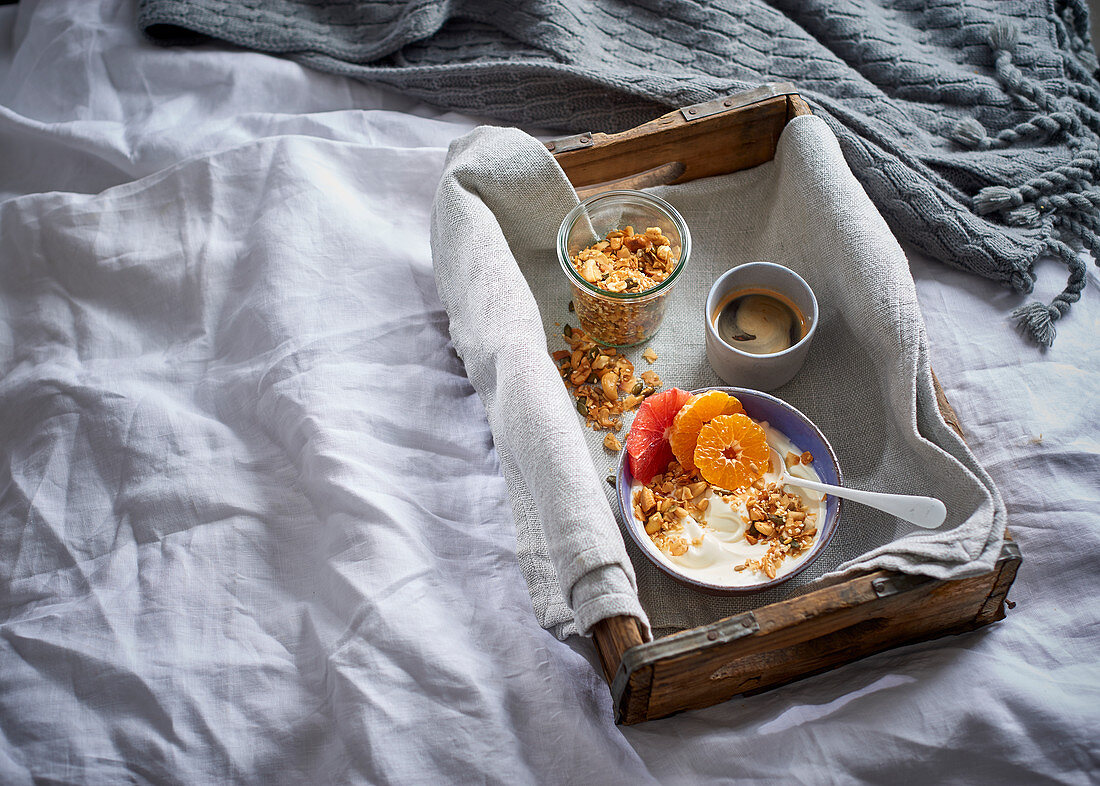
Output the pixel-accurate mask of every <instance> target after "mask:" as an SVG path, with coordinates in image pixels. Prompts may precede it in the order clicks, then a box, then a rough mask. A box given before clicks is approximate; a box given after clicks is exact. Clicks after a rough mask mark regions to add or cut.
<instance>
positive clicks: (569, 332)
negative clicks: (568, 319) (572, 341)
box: [561, 300, 573, 338]
mask: <svg viewBox="0 0 1100 786" xmlns="http://www.w3.org/2000/svg"><path fill="white" fill-rule="evenodd" d="M569 302H570V303H572V302H573V301H572V300H570V301H569ZM570 310H572V309H570ZM561 332H562V335H564V336H565V337H566V338H573V328H571V327H570V326H569V324H568V323H566V325H565V327H563V328H562V329H561Z"/></svg>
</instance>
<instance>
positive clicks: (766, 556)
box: [626, 388, 826, 587]
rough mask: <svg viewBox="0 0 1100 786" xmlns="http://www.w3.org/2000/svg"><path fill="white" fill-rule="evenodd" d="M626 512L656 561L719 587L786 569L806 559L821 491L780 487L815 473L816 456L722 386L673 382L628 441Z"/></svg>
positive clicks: (819, 517)
mask: <svg viewBox="0 0 1100 786" xmlns="http://www.w3.org/2000/svg"><path fill="white" fill-rule="evenodd" d="M626 451H627V455H628V458H629V462H630V464H629V466H630V472H631V476H632V483H631V490H630V497H629V499H630V503H631V509H632V511H631V512H632V513H633V518H634V520H635V521H637V522H638V523H639V524H640V525H642V526H643V527H644V529H645V532H646V534H647V535H648V536H649V538H650V539H651V540H652V541H653V545H655V546H656V547H657V550H658V556H659V559H660V560H661V561H664V562H667V563H669V564H670V565H671V566H673V567H675V568H676V570H677V571H678V572H679V573H681V574H683V575H685V576H688V577H691V578H693V579H697V580H699V581H704V582H708V583H711V584H715V585H718V586H730V587H733V586H748V585H752V584H758V583H760V581H761V580H760V579H759V578H756V575H757V574H763V576H766V577H767V579H768V580H771V579H775V578H776V577H778V576H782V575H786V574H787V573H790V572H791V571H792V570H794V569H796V568H797V566H798V565H799V564H802V563H804V562H805V561H806V559H808V557H809V555H810V552H811V551H812V549H811V546H813V544H814V543H815V541H816V540H817V535H818V524H819V522H823V521H824V519H825V512H826V503H825V497H824V495H823V494H821V493H820V492H817V491H813V490H810V489H805V488H799V487H797V486H795V485H793V484H789V485H784V484H783V482H782V481H783V479H784V477H785V475H784V474H783V469H784V465H786V470H787V472H788V473H789V474H790V475H792V476H797V477H802V478H803V479H806V480H820V478H819V477H818V475H817V473H816V470H815V469H814V468H813V467H812V466H811V465H812V464H813V455H812V454H811V453H809V452H803V451H799V450H798V449H797V448H796V447H795V445H794V444H793V443H792V442H791V440H790V439H789V438H788V437H787V436H786V435H785V434H783V433H782V432H780V431H779V430H778V429H776V428H773V427H772V426H771V425H770V424H768V423H767V422H766V421H756V420H754V419H753V418H751V417H749V416H748V415H747V414H746V413H745V411H744V407H743V406H742V405H741V402H740V401H739V400H738V399H737V398H736V397H735V396H731V395H729V394H728V393H726V392H725V391H722V390H720V389H712V390H707V391H702V392H700V393H697V394H690V393H687V392H685V391H682V390H679V389H678V388H669V389H667V390H664V391H662V392H661V393H658V394H657V395H654V396H651V397H650V398H649V399H647V400H646V402H645V403H644V404H643V405H642V406H641V407H640V409H639V412H638V414H637V416H636V417H635V418H634V423H633V424H632V426H631V430H630V434H629V435H628V436H627V440H626Z"/></svg>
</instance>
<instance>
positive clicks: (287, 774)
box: [0, 0, 1100, 784]
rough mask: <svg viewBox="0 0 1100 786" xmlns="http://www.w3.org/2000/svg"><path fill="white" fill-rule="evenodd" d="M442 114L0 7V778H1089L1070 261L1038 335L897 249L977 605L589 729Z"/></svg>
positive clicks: (604, 705)
mask: <svg viewBox="0 0 1100 786" xmlns="http://www.w3.org/2000/svg"><path fill="white" fill-rule="evenodd" d="M364 109H366V110H368V111H362V110H364ZM473 124H474V121H473V120H472V119H469V118H458V117H451V116H446V115H441V114H440V113H438V112H436V111H434V110H431V109H429V108H426V107H424V106H421V105H416V104H413V103H412V102H409V101H406V100H404V99H402V98H401V97H399V96H394V95H393V94H391V93H387V92H384V91H381V90H377V89H374V88H371V87H367V86H363V85H358V84H354V83H350V82H348V81H346V80H344V79H341V78H338V77H334V76H330V75H324V74H319V73H313V72H309V71H307V70H304V69H302V68H301V67H300V66H298V65H296V64H294V63H291V62H289V61H284V60H280V59H277V58H271V57H267V56H263V55H258V54H252V53H247V52H241V51H234V50H232V49H231V48H229V47H221V46H213V45H211V46H203V47H198V48H195V49H191V50H171V51H168V50H162V49H159V48H157V47H154V46H152V45H149V44H146V43H144V42H142V41H140V40H139V39H138V37H137V35H136V33H135V32H134V21H133V7H132V6H131V5H130V3H128V2H117V1H116V0H97V1H96V2H82V0H58V1H57V2H27V1H26V0H25V1H24V2H23V3H21V4H20V5H19V6H16V7H4V8H0V317H2V319H0V413H2V414H0V478H2V481H0V488H2V489H3V492H2V493H0V782H4V783H29V782H32V781H34V780H40V781H48V782H62V783H117V782H125V781H130V780H133V781H137V782H157V783H162V782H179V783H215V782H245V783H328V782H371V783H428V782H436V783H452V782H455V783H466V782H487V783H586V784H587V783H593V784H595V783H645V782H653V781H655V782H661V783H685V784H689V783H701V782H723V781H730V782H737V781H742V780H744V781H752V780H756V781H771V780H781V781H788V782H803V783H825V782H836V783H851V782H867V783H895V782H899V781H908V782H925V783H1087V782H1090V780H1094V779H1095V778H1096V775H1097V772H1100V745H1098V742H1097V740H1100V668H1098V653H1100V602H1098V601H1097V599H1096V594H1097V590H1098V588H1100V587H1098V584H1100V582H1098V581H1097V574H1098V572H1100V556H1098V555H1100V513H1098V511H1100V411H1098V410H1100V408H1098V406H1097V405H1098V402H1100V349H1098V348H1097V336H1100V280H1098V276H1097V269H1096V267H1095V266H1090V269H1089V286H1088V287H1087V288H1086V291H1085V295H1084V298H1083V300H1082V302H1081V303H1079V304H1078V305H1077V306H1075V307H1074V308H1073V310H1072V311H1071V312H1070V315H1069V316H1068V317H1067V318H1066V319H1065V320H1063V321H1062V322H1060V323H1059V324H1058V330H1059V336H1058V339H1057V341H1056V343H1055V345H1054V348H1053V349H1052V350H1050V351H1049V352H1046V353H1042V352H1040V351H1038V350H1036V349H1035V348H1034V347H1033V346H1031V345H1029V344H1027V343H1026V342H1025V341H1024V340H1023V339H1021V338H1020V337H1019V336H1018V335H1017V334H1016V333H1015V332H1014V331H1013V330H1012V329H1011V328H1010V327H1009V325H1008V324H1007V321H1006V315H1007V313H1008V311H1009V310H1010V308H1011V307H1012V305H1014V303H1015V302H1016V301H1017V298H1016V297H1014V296H1012V295H1011V294H1009V293H1007V292H1006V291H1004V290H1002V289H1000V288H998V287H996V286H994V285H992V284H988V283H986V282H983V281H981V280H978V279H976V278H974V277H971V276H966V275H964V274H961V273H956V272H954V271H951V270H949V269H947V268H945V267H944V266H942V265H940V264H938V263H935V262H930V261H927V260H922V259H920V258H919V257H917V256H915V255H914V256H913V258H912V265H913V270H914V276H915V278H916V279H917V286H918V291H919V294H920V299H921V304H922V307H923V309H924V312H925V318H926V320H927V323H928V330H929V335H930V338H931V348H932V355H933V366H934V368H935V369H936V371H937V373H938V374H939V376H940V379H941V381H942V382H943V384H944V386H945V388H946V389H947V392H948V396H949V398H950V399H951V400H952V402H953V403H954V405H955V407H956V409H957V411H958V414H959V417H960V420H961V421H962V424H963V427H964V429H965V430H966V433H967V436H968V438H969V441H970V444H971V445H972V447H973V448H974V450H975V453H976V454H977V455H978V457H979V458H980V459H981V460H982V461H983V462H984V463H985V466H986V467H987V469H988V470H989V471H990V473H991V474H992V475H993V477H994V479H995V480H996V481H997V483H998V484H999V486H1000V489H1001V491H1002V493H1003V495H1004V497H1005V500H1006V503H1007V505H1008V511H1009V517H1010V526H1011V528H1012V530H1013V533H1014V536H1015V538H1016V539H1017V541H1018V543H1019V544H1020V546H1021V548H1022V550H1023V552H1024V559H1025V561H1024V564H1023V567H1022V568H1021V571H1020V574H1019V577H1018V578H1017V581H1016V585H1015V587H1014V589H1013V592H1012V594H1011V596H1010V597H1011V599H1012V600H1014V601H1015V602H1016V603H1017V604H1018V606H1017V608H1016V609H1015V610H1013V611H1011V612H1010V613H1009V617H1008V618H1007V619H1006V620H1004V621H1003V622H1001V623H998V624H997V625H994V626H992V627H991V628H988V629H985V630H983V631H980V632H976V633H973V634H969V635H966V636H962V637H953V638H949V639H944V640H940V641H936V642H931V643H926V644H922V645H918V646H914V647H907V648H904V649H899V650H895V651H892V652H889V653H884V654H882V655H879V656H875V657H873V658H870V659H867V660H864V661H861V662H858V663H856V664H853V665H849V666H847V667H845V668H842V669H840V670H837V671H834V672H831V673H828V674H825V675H821V676H818V677H814V678H811V679H809V680H805V681H802V682H800V683H796V684H794V685H790V686H787V687H784V688H781V689H778V690H775V691H772V692H769V693H766V694H763V695H760V696H755V697H751V698H747V699H737V700H734V701H732V702H728V703H726V704H724V705H720V706H717V707H713V708H710V709H707V710H703V711H697V712H691V713H686V714H684V715H681V716H677V717H674V718H671V719H666V720H662V721H656V722H651V723H648V724H643V725H641V726H637V727H631V728H619V727H616V726H614V725H613V723H612V720H611V706H610V698H609V696H608V692H607V688H606V685H605V684H604V683H603V680H602V677H600V676H599V674H598V672H597V670H596V669H595V668H594V663H595V659H594V654H593V652H592V648H591V645H590V643H589V642H587V641H577V640H574V641H571V642H567V643H560V642H557V641H555V640H554V639H553V638H552V637H551V636H550V635H549V634H547V633H545V632H544V631H542V630H541V629H540V628H539V627H538V626H537V624H536V622H535V619H534V616H533V614H532V612H531V609H530V601H529V599H528V597H527V594H526V588H525V585H524V583H523V580H522V577H521V576H520V573H519V569H518V566H517V565H516V562H515V553H514V548H515V547H514V535H513V529H512V523H511V517H510V516H511V511H510V507H509V505H508V503H507V496H506V492H505V489H504V483H503V480H502V478H501V477H500V472H499V466H498V464H497V462H496V457H495V453H494V452H493V450H492V445H491V441H490V437H489V431H488V426H487V424H486V422H485V416H484V412H483V410H481V408H480V404H479V402H478V399H477V397H476V396H475V395H474V393H473V390H472V389H471V388H470V386H469V384H468V382H467V381H466V379H465V376H464V374H463V369H462V365H461V362H460V361H459V360H458V358H457V357H456V356H455V355H454V353H453V350H451V348H450V346H449V343H448V336H447V325H446V318H445V315H444V313H443V310H442V308H441V306H440V303H439V299H438V296H437V294H436V291H435V284H434V280H433V277H432V270H431V259H430V253H429V248H428V242H427V228H428V211H429V208H430V205H431V199H432V195H433V193H434V189H435V184H436V180H437V178H438V176H439V172H440V170H441V167H442V164H443V159H444V155H445V148H446V145H447V143H448V142H449V141H450V140H451V139H452V138H454V137H455V136H457V135H458V134H461V133H464V132H465V131H467V130H468V129H469V128H471V127H472V126H473ZM1059 270H1060V268H1058V267H1057V266H1054V265H1051V266H1050V269H1049V270H1047V271H1042V272H1043V273H1045V274H1046V275H1041V276H1040V285H1041V287H1043V288H1044V291H1043V292H1042V293H1041V294H1042V295H1044V296H1046V295H1051V294H1053V293H1054V292H1056V291H1058V289H1060V284H1061V282H1060V281H1059V280H1058V278H1059V277H1060V272H1059Z"/></svg>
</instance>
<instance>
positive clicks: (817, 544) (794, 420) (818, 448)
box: [615, 387, 844, 595]
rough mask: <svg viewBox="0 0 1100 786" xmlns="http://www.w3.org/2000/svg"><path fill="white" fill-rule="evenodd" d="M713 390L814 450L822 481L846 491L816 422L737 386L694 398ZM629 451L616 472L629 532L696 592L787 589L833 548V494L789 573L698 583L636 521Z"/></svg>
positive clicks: (836, 510)
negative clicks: (754, 580)
mask: <svg viewBox="0 0 1100 786" xmlns="http://www.w3.org/2000/svg"><path fill="white" fill-rule="evenodd" d="M708 390H721V391H724V392H726V393H729V394H730V395H731V396H736V397H737V399H738V400H739V401H740V402H741V406H743V407H744V408H745V414H746V415H748V416H749V417H750V418H752V419H753V420H758V421H760V420H762V421H766V422H767V423H768V425H770V426H771V427H772V428H775V429H777V430H779V431H781V432H782V433H783V434H785V435H786V436H787V438H788V439H790V441H791V442H793V443H794V444H795V446H796V447H798V448H799V449H800V450H803V451H806V450H808V451H810V455H812V456H813V457H814V462H813V463H814V470H816V471H817V474H818V475H819V476H820V477H821V480H822V482H824V483H830V484H832V485H834V486H843V485H844V479H843V476H842V475H841V472H840V464H839V462H838V461H837V458H836V451H834V450H833V446H832V445H830V444H829V440H827V439H826V438H825V435H824V434H822V433H821V429H819V428H818V427H817V426H816V425H814V422H813V421H812V420H810V419H809V418H808V417H806V416H805V415H803V414H802V413H801V412H799V411H798V410H797V409H795V408H794V407H792V406H791V405H790V404H788V403H787V402H786V401H783V400H782V399H778V398H776V397H775V396H771V395H768V394H767V393H762V392H760V391H759V390H749V389H748V388H735V387H713V388H699V389H698V390H693V391H691V392H692V393H703V392H705V391H708ZM626 459H627V454H626V450H625V449H624V450H623V451H622V452H621V453H620V455H619V468H618V472H617V473H616V478H615V479H616V489H617V491H618V495H619V515H620V516H621V517H622V521H623V524H624V525H625V526H626V531H627V532H628V533H630V537H631V538H632V539H633V540H634V543H635V544H637V546H638V548H639V549H641V550H642V553H643V554H645V556H646V558H647V559H648V560H649V561H650V562H652V563H653V564H654V565H656V566H657V567H658V568H659V569H660V570H661V571H662V572H664V573H665V574H666V575H668V576H670V577H671V578H673V579H675V580H676V581H678V582H680V583H681V584H684V585H686V586H688V587H691V588H692V589H695V590H698V591H699V592H704V593H707V594H709V595H747V594H749V593H753V592H761V591H763V590H767V589H771V588H772V587H776V586H778V585H780V584H782V583H783V582H785V581H789V580H790V579H792V578H794V577H795V576H797V575H798V574H799V573H801V572H802V571H804V570H805V569H806V568H808V567H809V566H810V565H811V564H812V563H813V561H814V560H816V559H817V558H818V557H819V556H820V555H821V553H822V552H824V551H825V549H826V548H827V547H828V545H829V541H831V540H832V539H833V533H835V532H836V528H837V526H838V524H839V522H840V503H841V500H840V499H839V498H837V497H834V496H833V495H831V494H830V495H828V497H827V499H826V502H825V522H824V524H823V525H822V526H821V527H820V528H819V529H818V536H817V540H815V541H814V544H813V546H811V547H810V553H809V556H807V557H806V559H805V560H804V561H803V562H802V564H801V565H799V566H798V567H797V568H795V569H794V570H792V571H791V572H790V573H788V574H786V575H784V576H778V577H776V578H774V579H768V580H765V581H762V582H760V583H758V584H751V585H749V586H745V587H728V586H725V585H722V584H712V583H710V582H707V581H699V580H698V579H694V578H692V577H690V576H688V575H686V574H684V573H681V572H680V571H678V570H676V569H675V568H673V567H671V566H669V565H668V564H666V563H665V562H663V561H662V560H661V559H660V558H659V557H658V556H657V553H658V549H657V546H656V545H655V544H654V543H653V540H652V539H651V538H650V537H649V535H647V534H646V532H645V527H644V526H643V525H642V523H641V522H639V521H637V520H636V519H635V518H634V512H633V510H632V509H631V504H630V488H631V485H632V484H633V482H634V476H633V475H632V474H631V473H630V462H628V461H627V460H626Z"/></svg>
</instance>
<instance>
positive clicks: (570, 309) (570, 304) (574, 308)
mask: <svg viewBox="0 0 1100 786" xmlns="http://www.w3.org/2000/svg"><path fill="white" fill-rule="evenodd" d="M576 310H577V309H576V306H574V305H573V301H572V300H570V301H569V313H570V314H572V313H573V312H574V311H576Z"/></svg>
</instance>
